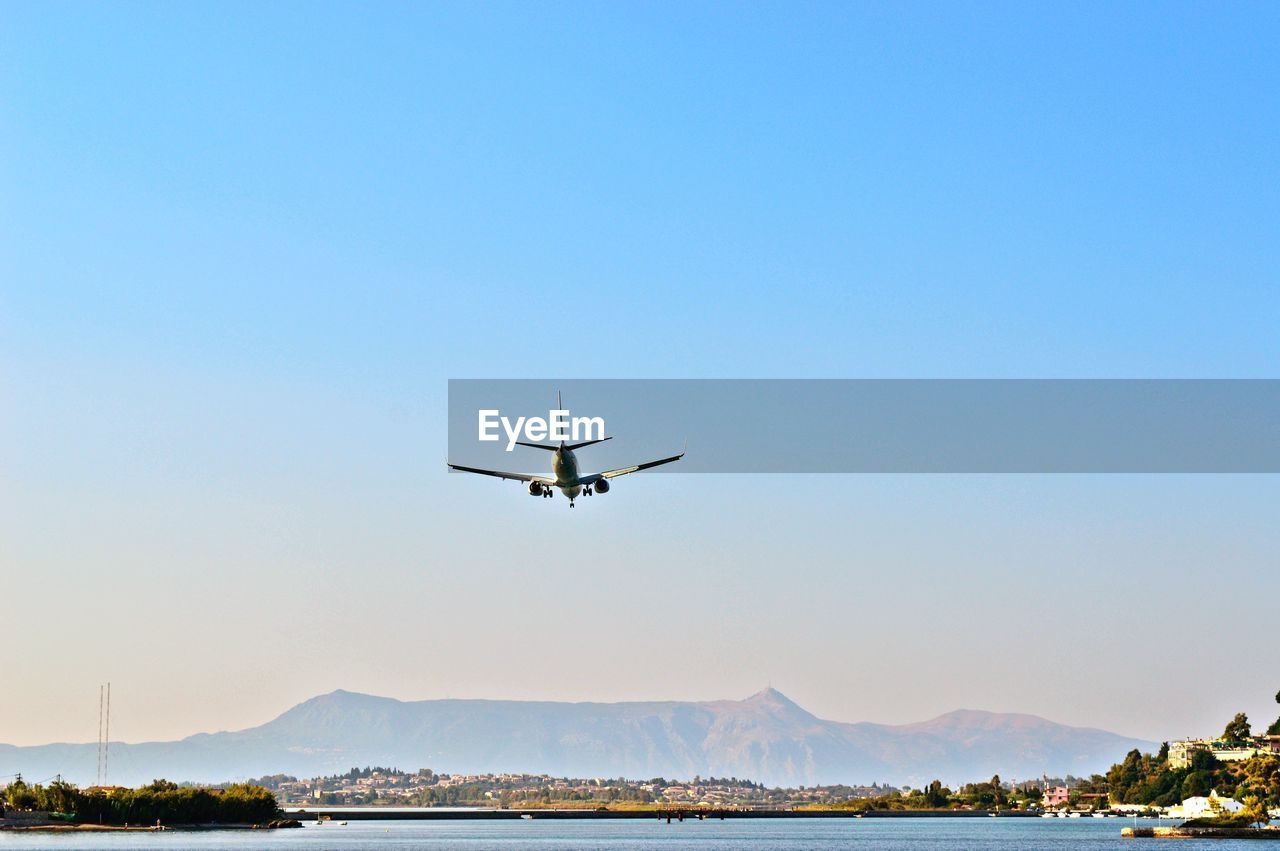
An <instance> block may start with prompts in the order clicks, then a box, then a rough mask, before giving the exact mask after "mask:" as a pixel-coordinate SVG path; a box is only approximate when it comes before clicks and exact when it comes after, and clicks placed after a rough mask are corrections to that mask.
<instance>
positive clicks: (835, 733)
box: [0, 688, 1155, 786]
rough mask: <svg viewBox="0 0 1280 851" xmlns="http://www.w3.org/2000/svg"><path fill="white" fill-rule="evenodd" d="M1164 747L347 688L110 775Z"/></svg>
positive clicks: (1017, 756) (77, 750)
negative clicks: (400, 695) (408, 697)
mask: <svg viewBox="0 0 1280 851" xmlns="http://www.w3.org/2000/svg"><path fill="white" fill-rule="evenodd" d="M96 747H97V746H96V745H95V744H51V745H37V746H31V747H15V746H13V745H0V773H4V774H11V773H13V772H18V771H21V772H22V773H23V774H24V775H25V776H27V777H31V778H42V777H45V776H52V775H54V774H59V773H60V774H62V775H63V776H64V777H67V778H68V779H70V780H72V781H75V782H80V783H85V782H88V781H91V780H92V779H93V770H94V766H95V759H96ZM1135 747H1136V748H1141V749H1144V750H1150V749H1152V748H1154V747H1155V743H1153V742H1145V741H1141V740H1138V739H1130V738H1126V737H1124V736H1119V735H1116V734H1114V733H1108V732H1106V731H1104V730H1095V729H1090V728H1083V727H1068V726H1065V725H1063V724H1056V723H1054V722H1052V721H1048V720H1045V719H1044V718H1039V717H1037V716H1034V715H1019V714H1007V713H995V712H982V711H978V710H969V709H962V710H957V711H955V712H949V713H947V714H945V715H940V716H938V717H937V718H933V719H930V720H928V721H921V722H918V723H913V724H901V725H888V724H870V723H857V724H849V723H842V722H838V721H825V720H822V719H820V718H818V717H816V716H814V715H813V714H811V713H810V712H808V711H806V710H805V709H803V708H801V707H800V706H798V705H797V704H796V703H795V702H793V701H792V700H791V699H789V698H788V697H786V696H785V695H783V694H782V693H781V692H779V691H778V690H776V689H773V688H766V689H764V690H763V691H760V692H757V693H756V694H753V695H751V696H750V697H748V698H746V699H745V700H715V701H706V702H697V703H695V702H681V701H654V702H632V703H558V702H553V701H515V700H418V701H401V700H395V699H393V698H389V697H377V696H375V695H368V694H357V693H355V692H349V691H342V690H338V691H334V692H330V693H329V694H323V695H319V696H318V697H313V698H311V699H310V700H306V701H304V702H302V703H300V704H298V705H297V706H294V707H293V708H292V709H289V710H287V711H286V712H284V713H283V714H282V715H280V716H279V717H277V718H275V719H274V720H272V721H269V722H267V723H266V724H263V725H261V726H258V727H251V728H249V729H247V730H239V731H236V732H223V733H200V734H197V735H194V736H189V737H187V738H185V739H182V740H180V741H176V742H145V743H140V744H122V743H115V744H112V746H111V769H112V770H111V779H112V781H113V782H116V783H122V784H130V785H136V784H138V783H145V782H149V781H150V780H152V779H154V778H157V777H166V778H169V779H171V780H192V781H209V782H216V781H221V780H233V779H244V778H248V777H258V776H262V775H265V774H277V773H283V774H292V775H295V776H298V777H314V776H317V775H322V774H334V773H339V772H342V771H346V770H347V769H348V768H351V767H352V766H356V765H361V766H363V765H385V766H394V767H398V768H403V769H406V770H416V769H418V768H432V769H435V770H436V771H442V772H449V773H483V772H490V771H516V772H528V773H533V774H541V773H546V774H551V775H554V776H569V777H618V776H623V777H632V778H649V777H659V776H663V777H668V778H686V779H687V778H692V777H693V776H695V775H702V776H704V777H708V776H717V777H719V776H734V777H742V778H751V779H753V780H758V781H762V782H764V783H767V784H769V785H773V786H776V785H788V786H794V785H801V784H803V785H806V786H811V785H816V784H820V783H872V782H891V783H895V784H899V783H908V782H910V783H920V782H925V781H928V780H932V779H933V778H935V777H938V778H941V779H943V780H945V781H948V782H960V781H967V780H977V779H983V778H988V777H990V776H991V775H992V774H997V773H998V774H1000V775H1001V776H1002V777H1005V778H1006V779H1008V778H1011V777H1019V778H1030V777H1039V776H1040V775H1041V774H1042V773H1048V774H1051V775H1054V774H1056V775H1064V774H1067V773H1071V774H1076V775H1085V774H1090V773H1093V772H1096V771H1102V770H1104V769H1105V768H1107V767H1108V766H1110V765H1111V764H1112V763H1113V762H1116V761H1118V760H1119V759H1120V758H1121V757H1123V756H1124V754H1125V753H1126V752H1127V751H1129V750H1131V749H1132V748H1135Z"/></svg>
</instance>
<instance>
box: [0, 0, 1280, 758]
mask: <svg viewBox="0 0 1280 851" xmlns="http://www.w3.org/2000/svg"><path fill="white" fill-rule="evenodd" d="M1277 41H1280V8H1278V7H1277V6H1276V5H1274V4H1263V3H1258V4H1244V3H1232V4H1207V3H1206V4H1176V3H1152V4H1143V3H1130V4H1124V5H1122V6H1116V5H1113V4H1102V3H1096V4H1061V3H1007V4H982V5H974V4H950V5H948V4H935V3H931V4H921V5H912V4H899V3H892V4H890V3H883V4H877V5H872V4H865V3H864V4H848V3H840V4H830V5H827V4H820V3H810V4H804V5H796V4H783V3H777V4H768V3H751V4H707V3H699V4H687V3H680V4H676V3H665V4H654V3H643V4H641V3H636V4H621V3H610V4H599V3H594V4H585V3H584V4H580V5H560V4H510V5H507V4H471V3H466V4H464V3H458V4H453V5H428V4H389V3H387V4H359V5H358V4H328V5H319V4H287V3H273V4H266V5H264V4H246V5H239V6H228V5H226V4H217V5H212V4H206V5H196V4H190V3H187V4H70V5H68V4H56V3H27V4H15V3H10V4H6V5H4V7H3V9H2V10H0V580H2V582H0V627H2V630H0V634H2V635H3V637H4V642H5V651H4V652H3V653H2V654H0V658H3V669H4V670H3V676H2V681H3V688H2V689H0V692H2V694H3V699H2V700H0V742H10V743H18V744H26V743H36V742H44V741H51V740H73V741H92V740H93V739H94V737H95V735H96V723H97V696H98V695H97V687H98V684H99V683H100V682H103V681H106V680H111V681H112V683H113V692H114V705H113V714H112V729H113V732H114V733H115V734H116V735H117V736H118V737H119V738H123V739H126V740H142V739H156V738H167V737H177V736H181V735H186V734H189V733H193V732H197V731H203V730H216V729H232V728H238V727H244V726H248V725H252V724H256V723H260V722H262V721H265V720H267V719H268V718H270V717H272V716H274V715H275V714H277V713H278V712H280V711H282V710H284V709H286V708H287V707H288V706H290V705H292V704H293V703H296V702H298V701H300V700H302V699H305V698H307V697H309V696H312V695H314V694H317V693H320V692H324V691H329V690H332V689H334V688H346V689H351V690H358V691H367V692H373V693H378V694H385V695H390V696H394V697H400V698H406V699H413V698H430V697H445V696H453V697H510V698H544V699H566V700H583V699H597V700H622V699H653V698H679V699H709V698H722V697H742V696H746V695H747V694H750V693H751V692H754V691H756V690H758V689H759V688H761V687H763V686H764V685H765V684H766V683H767V682H771V683H772V684H773V685H774V686H775V687H777V688H779V689H781V690H782V691H784V692H785V693H786V694H788V695H789V696H791V697H792V698H793V699H795V700H797V701H798V702H799V703H800V704H802V705H803V706H805V707H807V708H809V709H810V710H812V711H814V712H816V713H817V714H819V715H822V716H824V717H828V718H833V719H838V720H849V721H855V720H875V721H888V722H904V721H912V720H920V719H924V718H927V717H930V716H933V715H935V714H938V713H940V712H944V711H947V710H951V709H955V708H958V707H968V708H985V709H992V710H1010V711H1026V712H1033V713H1037V714H1041V715H1044V716H1046V717H1049V718H1052V719H1055V720H1058V721H1063V722H1067V723H1074V724H1086V725H1094V726H1101V727H1106V728H1108V729H1113V730H1116V731H1118V732H1122V733H1128V734H1135V735H1141V736H1144V737H1148V738H1153V739H1160V738H1169V737H1173V736H1182V735H1189V734H1194V733H1210V732H1216V729H1217V728H1220V727H1221V725H1222V724H1223V723H1224V722H1225V720H1226V719H1227V717H1229V715H1230V713H1232V712H1234V711H1236V710H1239V709H1245V710H1248V711H1249V712H1250V714H1251V715H1252V716H1256V717H1257V718H1259V719H1267V720H1270V718H1273V717H1274V716H1275V714H1276V712H1277V707H1276V706H1275V705H1274V704H1273V703H1271V696H1272V695H1273V694H1274V693H1275V690H1276V689H1277V688H1278V687H1280V656H1278V655H1277V654H1276V652H1275V641H1276V626H1275V617H1274V611H1275V606H1274V602H1275V600H1276V599H1277V598H1278V597H1280V523H1277V522H1276V520H1277V515H1278V512H1277V508H1278V507H1280V478H1277V477H1275V476H1057V477H1051V476H900V477H894V476H829V477H822V476H760V477H750V476H656V475H649V476H643V475H642V476H635V477H629V478H627V479H624V480H621V481H620V482H618V484H617V487H616V488H615V489H614V491H613V493H611V494H610V495H609V496H607V497H603V498H593V499H592V500H591V501H588V502H587V503H585V504H584V505H580V506H579V507H578V508H577V509H575V510H574V511H573V512H570V511H569V510H568V509H567V507H566V505H565V503H564V500H563V499H560V500H557V501H551V500H545V501H544V500H533V499H529V498H528V497H527V496H525V495H523V493H522V492H521V490H520V488H519V487H517V486H514V485H512V484H511V483H503V482H499V481H496V480H488V479H481V478H478V477H476V478H468V477H463V476H448V475H446V473H445V472H444V466H443V459H444V454H445V413H446V412H445V395H446V381H447V379H449V378H463V377H539V378H541V377H547V378H556V377H923V376H928V377H1009V376H1025V377H1064V376H1069V377H1280V334H1278V333H1277V329H1280V275H1278V273H1280V233H1278V232H1277V223H1278V222H1280V192H1277V186H1278V185H1280V174H1277V165H1276V163H1277V159H1276V140H1277V138H1280V99H1277V98H1276V95H1275V93H1276V92H1277V91H1278V90H1280V58H1278V57H1277V54H1276V51H1275V44H1276V43H1277ZM622 439H623V436H619V441H621V440H622ZM587 451H589V450H587ZM545 462H546V459H545V458H543V457H538V458H524V457H523V456H521V463H522V464H524V465H526V466H527V469H530V470H540V469H541V465H543V464H545ZM442 768H447V767H442ZM530 768H531V769H533V768H536V766H530ZM0 770H2V769H0Z"/></svg>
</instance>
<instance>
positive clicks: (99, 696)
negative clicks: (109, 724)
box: [95, 683, 102, 786]
mask: <svg viewBox="0 0 1280 851" xmlns="http://www.w3.org/2000/svg"><path fill="white" fill-rule="evenodd" d="M95 785H97V786H101V785H102V684H101V683H99V684H98V777H97V782H96V784H95Z"/></svg>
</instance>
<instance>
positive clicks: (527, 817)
mask: <svg viewBox="0 0 1280 851" xmlns="http://www.w3.org/2000/svg"><path fill="white" fill-rule="evenodd" d="M520 818H525V819H530V818H533V813H521V814H520Z"/></svg>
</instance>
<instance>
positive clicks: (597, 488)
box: [591, 479, 609, 493]
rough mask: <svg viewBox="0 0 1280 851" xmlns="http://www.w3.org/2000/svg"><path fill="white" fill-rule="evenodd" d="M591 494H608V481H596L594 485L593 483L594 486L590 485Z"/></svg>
mask: <svg viewBox="0 0 1280 851" xmlns="http://www.w3.org/2000/svg"><path fill="white" fill-rule="evenodd" d="M591 492H592V493H608V492H609V480H608V479H598V480H597V481H596V483H595V484H594V485H592V486H591Z"/></svg>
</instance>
